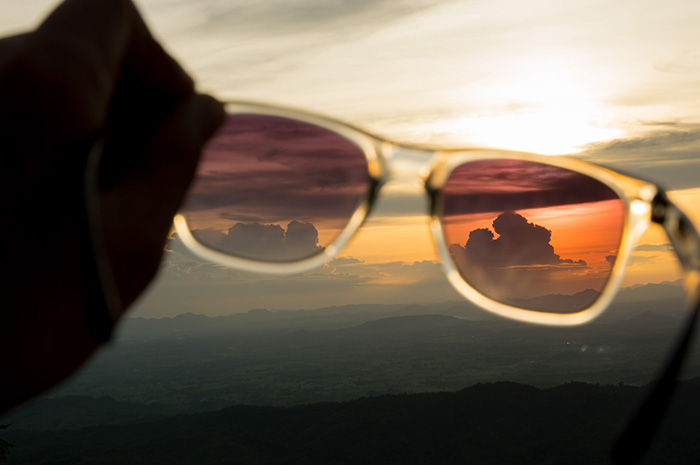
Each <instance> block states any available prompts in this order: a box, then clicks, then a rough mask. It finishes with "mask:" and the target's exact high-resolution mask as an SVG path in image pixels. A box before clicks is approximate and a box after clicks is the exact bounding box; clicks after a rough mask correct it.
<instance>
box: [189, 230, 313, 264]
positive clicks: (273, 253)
mask: <svg viewBox="0 0 700 465" xmlns="http://www.w3.org/2000/svg"><path fill="white" fill-rule="evenodd" d="M193 235H194V236H195V237H196V238H197V239H198V240H199V241H201V242H202V243H204V244H206V245H208V246H210V247H211V248H214V249H217V250H220V251H222V252H226V253H229V254H231V255H235V256H238V257H244V258H252V259H258V260H267V261H286V260H298V259H301V258H306V257H309V256H311V255H313V254H315V253H318V252H320V251H322V250H323V247H322V246H321V245H319V239H318V230H317V229H316V227H315V226H314V225H313V224H311V223H303V222H300V221H296V220H294V221H291V222H290V223H289V224H287V229H286V230H285V229H284V228H283V227H282V226H281V225H279V224H262V223H236V224H234V225H233V226H231V227H230V228H229V229H228V230H227V231H226V232H225V233H222V232H219V231H215V230H213V229H204V230H195V231H193Z"/></svg>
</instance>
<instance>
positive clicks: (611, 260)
mask: <svg viewBox="0 0 700 465" xmlns="http://www.w3.org/2000/svg"><path fill="white" fill-rule="evenodd" d="M615 260H617V255H607V256H606V257H605V261H606V262H608V263H609V264H610V266H611V267H612V266H613V265H615Z"/></svg>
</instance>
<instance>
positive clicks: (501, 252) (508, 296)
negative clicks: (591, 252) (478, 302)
mask: <svg viewBox="0 0 700 465" xmlns="http://www.w3.org/2000/svg"><path fill="white" fill-rule="evenodd" d="M494 232H495V234H494ZM496 235H498V237H496ZM551 238H552V232H551V231H550V230H549V229H547V228H545V227H544V226H541V225H538V224H535V223H531V222H529V221H528V220H527V218H525V217H524V216H522V215H520V214H518V213H515V212H513V211H507V212H504V213H501V214H500V215H498V217H497V218H496V219H495V220H494V221H493V231H491V230H490V229H486V228H480V229H475V230H473V231H471V232H470V233H469V239H468V240H467V241H466V243H465V244H464V245H461V244H451V245H450V253H451V255H452V257H453V259H454V260H455V263H457V265H458V268H459V271H460V273H461V274H462V276H463V277H464V278H465V279H466V280H467V281H468V282H469V283H470V284H471V285H472V286H473V287H474V288H475V289H477V290H478V291H479V292H481V293H483V294H484V295H487V296H489V297H491V298H492V299H494V300H498V301H500V302H505V303H510V304H511V305H515V306H521V305H522V303H521V301H520V299H522V298H524V297H536V296H542V295H545V294H548V293H552V292H553V291H554V290H553V289H552V285H550V280H552V279H553V278H554V277H555V276H556V275H557V273H559V274H560V275H561V273H562V272H563V273H567V274H569V275H572V276H573V275H574V274H575V273H580V272H581V271H583V270H585V269H587V268H588V267H587V264H586V262H585V261H584V260H575V259H571V258H562V257H561V256H560V255H559V254H557V253H556V252H555V250H554V247H553V246H552V244H551ZM569 281H571V280H570V278H569ZM569 284H571V282H569ZM555 286H556V285H555ZM581 290H583V289H577V290H576V291H575V292H579V291H581ZM558 292H561V290H559V291H558Z"/></svg>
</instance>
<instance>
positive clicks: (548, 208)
mask: <svg viewBox="0 0 700 465" xmlns="http://www.w3.org/2000/svg"><path fill="white" fill-rule="evenodd" d="M441 207H442V212H443V215H442V223H443V229H444V232H445V239H446V241H447V244H448V246H449V249H450V254H451V256H452V258H453V260H454V262H455V264H456V265H457V268H458V270H459V272H460V274H461V275H462V277H463V278H464V279H465V280H466V281H467V282H468V283H469V284H470V285H471V286H472V287H473V288H475V289H476V290H477V291H479V292H480V293H482V294H484V295H486V296H487V297H490V298H491V299H493V300H496V301H498V302H502V303H505V304H508V305H512V306H514V307H518V308H524V309H530V310H538V311H547V312H556V313H572V312H577V311H581V310H584V309H586V308H588V307H589V306H590V305H591V304H592V303H593V302H595V300H596V299H597V298H598V296H599V295H600V293H601V291H602V290H603V288H604V287H605V284H606V283H607V281H608V278H609V277H610V275H611V272H612V265H613V264H614V262H615V259H616V256H617V251H618V248H619V245H620V241H621V238H622V231H623V226H624V218H625V208H624V203H623V201H622V200H620V198H619V197H618V196H617V194H616V193H615V192H614V191H613V190H611V189H610V188H609V187H607V186H606V185H605V184H603V183H601V182H600V181H597V180H595V179H592V178H590V177H588V176H585V175H582V174H580V173H576V172H573V171H569V170H565V169H562V168H557V167H553V166H548V165H542V164H539V163H533V162H527V161H519V160H488V161H478V162H472V163H467V164H464V165H461V166H459V167H457V169H455V170H454V172H453V173H452V174H451V176H450V178H449V179H448V181H447V184H446V186H445V189H444V191H443V198H442V205H441Z"/></svg>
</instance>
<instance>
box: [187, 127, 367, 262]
mask: <svg viewBox="0 0 700 465" xmlns="http://www.w3.org/2000/svg"><path fill="white" fill-rule="evenodd" d="M369 189H370V179H369V175H368V171H367V161H366V159H365V156H364V153H363V152H362V150H360V148H358V147H357V146H356V145H355V144H353V143H352V142H350V141H348V140H347V139H345V138H343V137H341V136H339V135H338V134H336V133H334V132H331V131H329V130H327V129H323V128H320V127H318V126H314V125H312V124H308V123H304V122H301V121H296V120H291V119H286V118H279V117H273V116H265V115H253V114H238V115H229V117H228V119H227V121H226V123H225V125H224V126H223V128H222V129H220V131H219V132H218V134H217V135H216V136H215V137H214V138H213V139H212V140H211V141H210V143H209V144H208V146H207V147H206V148H205V150H204V152H203V154H202V160H201V161H200V164H199V167H198V171H197V175H196V177H195V181H194V183H193V186H192V188H191V190H190V194H189V196H188V198H187V199H186V202H185V205H184V208H183V213H184V215H185V217H186V218H187V221H188V224H189V226H190V229H191V230H192V232H193V235H194V236H195V237H196V238H197V239H198V240H199V241H200V242H201V243H203V244H204V245H207V246H208V247H210V248H212V249H216V250H219V251H221V252H225V253H228V254H230V255H235V256H238V257H244V258H249V259H254V260H261V261H270V262H282V261H294V260H300V259H303V258H307V257H310V256H312V255H315V254H317V253H319V252H321V251H322V250H323V249H324V247H326V246H328V245H329V244H330V243H332V242H333V241H334V240H335V239H336V238H337V237H338V235H339V234H340V233H341V232H342V230H343V229H344V228H345V227H346V226H347V224H348V221H349V220H350V218H351V217H352V215H353V213H354V212H355V210H356V209H357V208H358V206H359V205H360V204H361V203H362V202H363V200H364V199H365V198H366V196H367V194H368V191H369Z"/></svg>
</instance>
